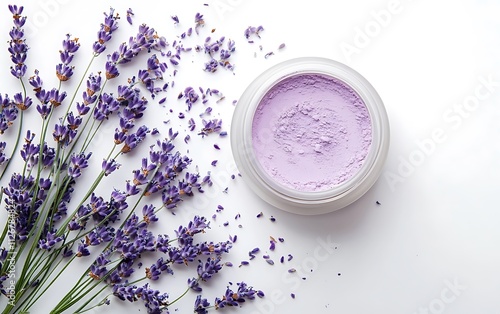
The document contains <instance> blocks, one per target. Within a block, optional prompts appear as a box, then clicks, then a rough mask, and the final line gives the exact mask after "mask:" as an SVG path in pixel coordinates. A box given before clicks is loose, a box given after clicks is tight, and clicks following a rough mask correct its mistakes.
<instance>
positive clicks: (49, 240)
mask: <svg viewBox="0 0 500 314" xmlns="http://www.w3.org/2000/svg"><path fill="white" fill-rule="evenodd" d="M62 240H64V236H59V237H56V235H55V232H48V233H47V235H46V236H45V238H44V239H40V240H38V247H39V248H41V249H42V250H47V251H50V250H51V249H52V248H53V247H54V246H55V245H56V244H57V243H59V242H61V241H62Z"/></svg>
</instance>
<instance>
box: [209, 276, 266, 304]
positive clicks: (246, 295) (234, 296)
mask: <svg viewBox="0 0 500 314" xmlns="http://www.w3.org/2000/svg"><path fill="white" fill-rule="evenodd" d="M237 285H238V289H237V290H236V291H233V290H232V289H231V288H229V287H227V289H226V292H225V294H224V296H223V297H222V298H216V299H215V301H214V306H215V308H216V309H220V308H224V307H227V306H241V305H242V304H243V303H244V302H245V301H246V300H253V299H255V296H258V297H260V298H262V297H263V296H264V293H263V292H262V291H257V290H254V289H253V288H252V287H250V286H248V285H247V284H246V283H244V282H239V283H237Z"/></svg>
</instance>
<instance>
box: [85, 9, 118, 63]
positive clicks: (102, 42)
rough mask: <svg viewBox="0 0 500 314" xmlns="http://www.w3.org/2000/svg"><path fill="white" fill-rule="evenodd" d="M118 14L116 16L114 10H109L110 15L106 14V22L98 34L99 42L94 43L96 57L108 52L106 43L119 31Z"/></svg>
mask: <svg viewBox="0 0 500 314" xmlns="http://www.w3.org/2000/svg"><path fill="white" fill-rule="evenodd" d="M118 19H119V17H118V14H115V10H114V9H113V8H110V9H109V13H104V22H103V23H102V24H101V28H100V29H99V31H98V32H97V41H95V42H94V45H93V47H92V48H93V50H94V55H95V56H98V55H100V54H101V53H102V52H103V51H104V50H106V43H107V42H108V41H110V40H111V37H112V34H113V32H114V31H116V30H117V29H118Z"/></svg>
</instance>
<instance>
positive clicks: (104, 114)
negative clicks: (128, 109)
mask: <svg viewBox="0 0 500 314" xmlns="http://www.w3.org/2000/svg"><path fill="white" fill-rule="evenodd" d="M118 109H120V103H119V102H118V101H117V100H116V99H115V98H114V97H113V95H110V94H108V93H104V94H102V95H101V97H100V98H99V101H98V103H97V106H96V107H95V109H94V119H96V120H97V121H102V120H104V119H108V118H109V116H110V115H111V114H113V113H115V112H117V111H118Z"/></svg>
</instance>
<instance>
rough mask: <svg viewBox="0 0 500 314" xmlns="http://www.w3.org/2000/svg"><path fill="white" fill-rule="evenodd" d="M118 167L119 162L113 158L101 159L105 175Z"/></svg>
mask: <svg viewBox="0 0 500 314" xmlns="http://www.w3.org/2000/svg"><path fill="white" fill-rule="evenodd" d="M118 168H120V164H119V163H117V162H116V160H114V159H110V160H106V159H104V160H103V161H102V171H103V172H104V175H105V176H109V175H110V174H111V173H112V172H114V171H115V170H116V169H118Z"/></svg>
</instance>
